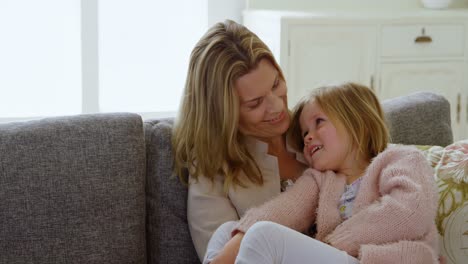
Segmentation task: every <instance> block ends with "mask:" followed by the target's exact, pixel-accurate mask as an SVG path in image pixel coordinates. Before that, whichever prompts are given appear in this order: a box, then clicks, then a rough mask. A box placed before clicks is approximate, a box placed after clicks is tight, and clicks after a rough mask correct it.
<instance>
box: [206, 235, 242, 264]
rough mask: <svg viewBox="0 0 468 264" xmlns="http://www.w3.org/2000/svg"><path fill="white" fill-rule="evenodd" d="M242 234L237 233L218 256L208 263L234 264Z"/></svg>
mask: <svg viewBox="0 0 468 264" xmlns="http://www.w3.org/2000/svg"><path fill="white" fill-rule="evenodd" d="M243 237H244V233H242V232H239V233H237V234H236V235H235V236H233V237H232V238H231V240H229V241H228V242H227V243H226V245H225V246H224V248H223V249H222V250H221V252H219V254H218V255H217V256H216V257H215V258H214V259H213V261H211V262H210V264H228V263H229V264H230V263H234V261H235V260H236V257H237V254H238V253H239V248H240V244H241V241H242V238H243Z"/></svg>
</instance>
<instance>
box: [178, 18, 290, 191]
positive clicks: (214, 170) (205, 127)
mask: <svg viewBox="0 0 468 264" xmlns="http://www.w3.org/2000/svg"><path fill="white" fill-rule="evenodd" d="M262 59H267V60H269V61H270V62H271V63H272V64H273V66H274V67H275V68H276V69H277V70H278V72H279V75H280V78H281V79H283V80H284V77H283V74H282V72H281V69H280V67H279V66H278V64H277V62H276V61H275V59H274V57H273V54H272V53H271V51H270V50H269V49H268V47H267V46H266V45H265V43H263V42H262V41H261V40H260V39H259V38H258V37H257V35H255V34H254V33H252V32H251V31H250V30H248V29H247V28H246V27H244V26H242V25H240V24H237V23H236V22H234V21H231V20H226V21H225V22H224V23H221V22H220V23H217V24H215V25H214V26H213V27H211V28H210V29H209V30H208V32H207V33H206V34H205V35H204V36H203V37H202V38H201V39H200V41H199V42H198V43H197V44H196V46H195V48H194V49H193V51H192V54H191V56H190V63H189V69H188V75H187V80H186V83H185V90H184V93H183V97H182V101H181V106H180V110H179V113H178V116H177V118H176V121H175V124H174V130H173V135H172V144H173V149H174V152H175V158H174V159H175V160H174V169H175V173H176V174H177V175H179V177H180V179H181V180H182V181H185V179H184V178H183V177H182V175H183V172H184V170H185V169H186V168H188V169H189V173H190V175H191V176H192V177H193V178H195V179H198V178H199V177H207V178H208V179H211V180H213V179H214V177H216V175H221V176H222V177H224V180H225V181H224V190H225V192H227V190H228V189H229V187H230V186H231V185H239V186H245V182H244V181H242V180H241V179H240V178H239V177H238V175H239V172H241V171H243V172H244V173H245V175H246V176H247V178H248V180H250V181H251V182H253V183H255V184H258V185H261V184H263V177H262V174H261V171H260V169H259V168H258V165H257V164H256V162H255V160H254V159H253V157H252V156H251V155H250V154H249V152H248V151H247V147H246V145H245V143H244V137H243V135H242V134H240V132H239V129H238V123H239V99H238V96H237V93H236V91H235V88H234V82H235V81H236V80H237V79H238V78H239V77H241V76H243V75H245V74H247V73H249V72H251V71H252V70H254V69H255V68H256V67H257V66H258V64H259V62H260V60H262Z"/></svg>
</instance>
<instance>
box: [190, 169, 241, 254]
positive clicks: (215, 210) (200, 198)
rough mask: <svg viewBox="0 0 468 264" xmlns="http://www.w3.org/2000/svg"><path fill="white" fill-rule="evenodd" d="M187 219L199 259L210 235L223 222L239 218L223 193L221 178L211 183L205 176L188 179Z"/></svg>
mask: <svg viewBox="0 0 468 264" xmlns="http://www.w3.org/2000/svg"><path fill="white" fill-rule="evenodd" d="M189 184H190V185H189V191H188V197H187V219H188V224H189V229H190V235H191V236H192V241H193V244H194V246H195V249H196V251H197V254H198V257H199V259H200V260H203V257H204V256H205V253H206V247H207V245H208V241H209V240H210V238H211V235H212V234H213V233H214V231H215V230H216V229H217V228H218V227H219V226H220V225H222V224H223V223H225V222H228V221H235V220H239V216H238V215H237V211H236V209H235V207H234V206H233V205H232V203H231V201H230V200H229V198H228V197H227V196H226V195H225V194H224V191H223V183H222V180H221V179H220V178H219V177H218V179H215V180H214V182H213V183H212V182H211V181H210V180H209V179H207V178H205V177H199V179H198V181H195V180H193V179H190V180H189Z"/></svg>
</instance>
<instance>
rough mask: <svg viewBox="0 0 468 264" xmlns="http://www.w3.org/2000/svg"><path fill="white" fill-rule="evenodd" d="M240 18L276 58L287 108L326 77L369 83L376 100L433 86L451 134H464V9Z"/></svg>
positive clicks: (467, 127)
mask: <svg viewBox="0 0 468 264" xmlns="http://www.w3.org/2000/svg"><path fill="white" fill-rule="evenodd" d="M244 24H245V25H246V26H247V27H248V28H250V29H251V30H252V31H253V32H255V33H256V34H258V36H259V37H260V38H261V39H262V40H264V41H265V42H266V44H267V45H269V47H270V48H271V49H272V51H273V53H274V55H275V57H276V58H277V59H278V61H279V64H280V65H281V67H282V69H283V71H284V73H285V76H286V79H287V83H288V88H289V92H288V102H289V105H290V106H291V107H292V106H293V105H294V104H295V103H296V102H297V101H298V100H299V99H300V98H301V97H303V96H304V95H305V94H306V93H307V91H308V90H310V89H312V88H315V87H318V86H319V85H321V84H324V83H330V82H341V81H355V82H359V83H362V84H365V85H368V86H369V87H371V88H372V89H374V91H375V92H376V93H377V95H378V96H379V98H380V99H382V100H383V99H387V98H392V97H397V96H401V95H405V94H409V93H412V92H416V91H433V92H436V93H440V94H442V95H444V96H445V97H446V98H447V99H448V100H449V102H450V104H451V114H452V119H451V121H452V129H453V132H454V140H459V139H465V138H468V105H467V104H468V81H467V78H466V77H465V75H467V74H468V66H467V65H468V59H467V57H468V54H467V49H468V46H467V45H468V44H467V43H468V41H467V39H468V38H467V33H466V31H467V28H468V27H467V26H468V12H466V11H465V12H456V11H445V12H436V11H414V12H409V13H405V14H404V15H399V16H398V15H392V16H390V15H388V14H380V15H379V14H376V13H372V14H371V13H368V14H366V13H360V14H356V13H354V14H349V13H344V14H336V13H327V12H314V13H312V12H308V13H304V12H302V13H298V12H281V11H256V10H250V11H245V12H244Z"/></svg>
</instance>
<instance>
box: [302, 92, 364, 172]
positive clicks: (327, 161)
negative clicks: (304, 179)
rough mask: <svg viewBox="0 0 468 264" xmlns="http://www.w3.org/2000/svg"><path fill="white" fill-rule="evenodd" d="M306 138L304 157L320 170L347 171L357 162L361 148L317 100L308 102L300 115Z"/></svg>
mask: <svg viewBox="0 0 468 264" xmlns="http://www.w3.org/2000/svg"><path fill="white" fill-rule="evenodd" d="M299 124H300V127H301V133H302V136H303V140H304V149H303V152H304V157H305V159H306V160H307V162H308V163H309V166H310V167H312V168H314V169H316V170H319V171H325V170H332V171H335V172H341V173H346V172H347V171H349V170H353V168H355V166H356V165H357V162H356V161H357V160H356V159H355V158H356V153H357V150H354V151H353V149H352V147H351V146H352V144H351V140H350V137H349V135H348V134H347V133H345V129H344V128H343V127H342V126H341V125H340V126H339V127H336V126H335V125H334V124H333V123H332V121H331V120H330V118H329V117H328V116H327V115H326V114H325V113H324V112H323V111H322V109H321V108H320V106H319V105H318V104H317V103H316V102H315V100H313V99H312V100H310V101H309V102H308V103H306V104H305V105H304V108H303V110H302V112H301V116H300V117H299Z"/></svg>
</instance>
